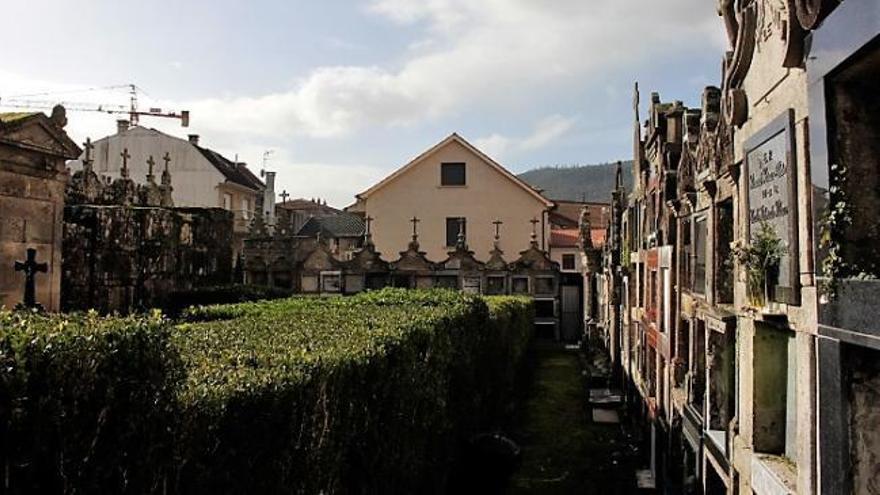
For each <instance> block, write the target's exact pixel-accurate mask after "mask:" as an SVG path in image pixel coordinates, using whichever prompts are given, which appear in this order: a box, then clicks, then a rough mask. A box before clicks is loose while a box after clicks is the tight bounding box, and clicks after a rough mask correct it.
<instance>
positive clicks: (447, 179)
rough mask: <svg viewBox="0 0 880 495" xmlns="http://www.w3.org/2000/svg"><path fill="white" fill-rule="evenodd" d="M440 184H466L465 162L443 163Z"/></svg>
mask: <svg viewBox="0 0 880 495" xmlns="http://www.w3.org/2000/svg"><path fill="white" fill-rule="evenodd" d="M440 185H442V186H463V185H465V166H464V163H441V164H440Z"/></svg>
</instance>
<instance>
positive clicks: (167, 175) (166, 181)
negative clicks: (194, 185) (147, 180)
mask: <svg viewBox="0 0 880 495" xmlns="http://www.w3.org/2000/svg"><path fill="white" fill-rule="evenodd" d="M162 161H164V162H165V170H163V171H162V185H164V186H169V187H170V186H171V172H169V171H168V163H169V162H171V154H170V153H168V152H167V151H166V152H165V156H163V157H162Z"/></svg>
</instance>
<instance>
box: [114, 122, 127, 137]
mask: <svg viewBox="0 0 880 495" xmlns="http://www.w3.org/2000/svg"><path fill="white" fill-rule="evenodd" d="M128 123H129V122H128V121H127V120H125V119H119V120H117V121H116V133H117V134H122V133H123V132H125V131H127V130H128Z"/></svg>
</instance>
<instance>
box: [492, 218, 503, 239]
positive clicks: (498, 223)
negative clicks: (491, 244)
mask: <svg viewBox="0 0 880 495" xmlns="http://www.w3.org/2000/svg"><path fill="white" fill-rule="evenodd" d="M492 225H494V226H495V240H496V241H497V240H498V239H500V238H501V226H502V225H504V222H502V221H501V220H495V221H494V222H492Z"/></svg>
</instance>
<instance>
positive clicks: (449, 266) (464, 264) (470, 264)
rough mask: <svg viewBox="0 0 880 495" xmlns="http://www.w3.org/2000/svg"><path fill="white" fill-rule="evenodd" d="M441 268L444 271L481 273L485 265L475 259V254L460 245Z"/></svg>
mask: <svg viewBox="0 0 880 495" xmlns="http://www.w3.org/2000/svg"><path fill="white" fill-rule="evenodd" d="M441 266H442V267H443V269H444V270H462V271H479V270H482V269H483V268H484V265H483V263H481V262H479V261H478V260H477V259H476V258H474V252H473V251H469V250H468V249H467V248H466V247H464V246H463V245H459V246H457V247H456V248H455V250H454V251H452V252H450V253H449V257H448V258H446V260H445V261H443V263H441Z"/></svg>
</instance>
